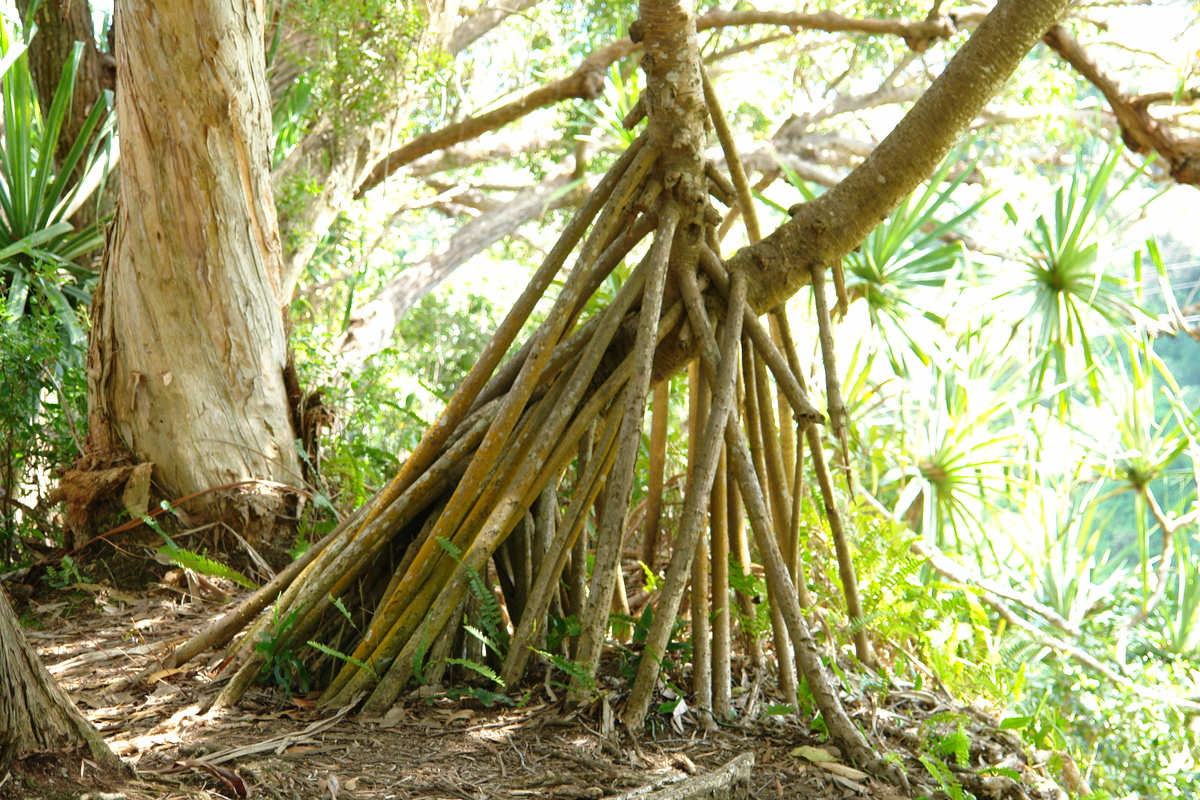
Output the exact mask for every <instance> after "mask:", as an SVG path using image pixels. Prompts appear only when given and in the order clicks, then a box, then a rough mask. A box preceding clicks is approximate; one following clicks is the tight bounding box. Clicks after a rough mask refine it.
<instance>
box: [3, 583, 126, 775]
mask: <svg viewBox="0 0 1200 800" xmlns="http://www.w3.org/2000/svg"><path fill="white" fill-rule="evenodd" d="M68 745H86V746H87V748H88V753H89V754H90V756H91V758H93V759H95V760H96V761H99V762H101V763H102V764H104V765H105V766H108V767H120V766H121V762H120V761H119V760H118V759H117V757H116V756H115V755H114V754H113V752H112V750H110V749H109V748H108V745H107V744H105V743H104V739H103V738H101V736H100V732H99V731H97V730H96V728H95V727H94V726H93V725H92V723H90V722H88V721H87V720H86V719H84V716H83V714H81V713H79V709H77V708H76V707H75V704H74V703H72V702H71V698H70V697H68V696H67V693H66V692H65V691H63V688H62V687H61V686H59V685H58V684H57V683H56V682H55V680H54V678H52V677H51V676H50V673H49V672H48V671H47V670H46V667H45V666H43V664H42V662H41V660H40V659H38V656H37V653H35V652H34V651H33V648H32V647H30V646H29V643H28V642H27V641H25V635H24V634H23V633H22V632H21V626H20V623H18V622H17V617H16V615H15V614H14V613H13V610H12V607H11V606H10V605H9V604H8V595H7V594H6V593H5V592H4V591H3V590H0V771H3V770H5V769H6V768H7V766H8V764H9V763H10V762H11V761H12V759H13V758H15V757H17V756H20V755H22V754H23V753H27V752H31V751H37V750H59V749H62V748H63V747H66V746H68Z"/></svg>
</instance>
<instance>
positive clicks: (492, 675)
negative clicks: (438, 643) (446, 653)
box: [446, 658, 504, 687]
mask: <svg viewBox="0 0 1200 800" xmlns="http://www.w3.org/2000/svg"><path fill="white" fill-rule="evenodd" d="M446 663H447V664H457V665H458V666H460V667H466V668H467V669H469V670H471V671H472V672H474V673H477V674H479V675H482V676H483V677H485V678H487V679H488V680H489V681H491V682H492V683H494V684H496V685H497V686H500V687H503V686H504V681H502V680H500V676H499V675H497V674H496V671H495V670H494V669H492V668H491V667H489V666H488V665H487V664H480V663H479V662H478V661H472V660H471V659H469V658H447V659H446Z"/></svg>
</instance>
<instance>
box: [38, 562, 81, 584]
mask: <svg viewBox="0 0 1200 800" xmlns="http://www.w3.org/2000/svg"><path fill="white" fill-rule="evenodd" d="M42 580H44V581H45V582H46V585H47V586H50V587H52V588H54V589H65V588H66V587H68V586H70V585H71V584H73V583H87V582H88V581H89V579H88V577H87V576H86V575H84V574H83V573H82V572H81V571H80V570H79V565H78V564H76V563H75V559H73V558H71V557H70V556H63V557H62V561H60V562H59V563H58V566H55V565H53V564H47V565H46V574H45V575H43V576H42Z"/></svg>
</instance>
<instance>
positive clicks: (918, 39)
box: [354, 11, 958, 199]
mask: <svg viewBox="0 0 1200 800" xmlns="http://www.w3.org/2000/svg"><path fill="white" fill-rule="evenodd" d="M746 25H775V26H784V27H790V28H806V29H809V30H819V31H827V32H831V33H834V32H841V31H852V32H858V33H873V34H892V35H896V36H902V37H904V40H905V41H906V42H908V44H909V46H910V47H913V48H914V49H920V50H923V49H924V48H925V46H927V44H928V42H929V41H931V40H932V39H937V38H948V37H950V36H952V35H954V34H955V33H956V32H957V31H958V28H957V26H956V24H955V22H954V19H953V18H952V17H949V16H946V17H941V18H937V19H933V20H915V21H910V20H895V19H855V18H853V17H844V16H842V15H840V14H834V13H832V12H822V13H820V14H803V13H800V12H764V11H711V12H709V13H707V14H705V15H704V16H702V17H697V18H696V29H697V31H702V30H712V29H714V28H725V27H734V26H746ZM636 49H638V45H635V44H634V43H633V42H631V41H630V40H629V39H621V40H619V41H616V42H614V43H612V44H610V45H608V46H607V47H604V48H602V49H600V50H597V51H596V52H594V53H592V54H591V55H589V56H588V57H587V58H585V59H584V60H583V62H582V63H580V65H579V66H578V67H577V68H576V69H575V71H574V72H572V73H571V74H570V75H568V76H567V77H565V78H560V79H559V80H556V81H551V82H550V83H547V84H545V85H544V86H540V87H538V88H537V89H533V90H531V91H529V92H527V93H526V94H524V95H522V96H521V98H520V99H518V100H514V101H513V102H511V103H507V104H505V105H503V106H501V107H500V108H497V109H495V110H493V111H489V112H487V113H485V114H480V115H478V116H474V117H469V118H467V119H464V120H461V121H459V122H455V123H453V124H451V125H447V126H446V127H445V128H442V129H440V130H437V131H431V132H429V133H426V134H423V135H421V136H418V137H416V138H415V139H412V140H410V141H408V142H406V143H405V144H403V145H402V146H400V147H399V148H397V149H396V150H393V151H392V152H391V153H390V154H389V155H388V156H387V157H386V158H384V159H383V160H382V161H380V162H379V163H378V164H377V165H376V166H375V168H374V169H372V170H371V172H370V174H368V175H367V177H366V178H365V179H364V180H363V181H362V182H361V183H360V184H359V186H358V188H357V190H356V191H355V193H354V197H355V198H356V199H357V198H360V197H362V196H363V195H364V194H366V193H367V192H368V191H370V190H371V189H373V188H374V187H376V186H378V185H379V184H380V183H382V182H383V181H384V180H385V179H386V178H387V177H388V176H389V175H391V174H392V173H393V172H395V171H396V170H398V169H400V168H401V167H403V166H404V165H405V164H408V163H409V162H411V161H413V160H415V159H417V158H420V157H422V156H425V155H428V154H430V153H432V152H434V151H435V150H440V149H442V148H445V147H450V146H452V145H455V144H458V143H459V142H463V141H466V140H468V139H473V138H475V137H476V136H480V135H481V134H484V133H487V132H488V131H493V130H495V129H496V128H499V127H501V126H502V125H507V124H508V123H510V122H512V121H514V120H517V119H520V118H521V117H523V116H525V115H526V114H529V113H530V112H531V111H534V110H536V109H538V108H544V107H545V106H549V105H552V104H554V103H557V102H559V101H560V100H566V99H575V98H577V99H584V100H592V99H595V98H596V97H598V96H599V95H600V92H601V91H602V90H603V88H604V73H605V71H606V70H607V69H608V67H609V66H610V65H612V64H613V63H614V62H616V61H617V60H618V59H620V58H624V57H625V56H627V55H629V54H630V53H632V52H634V51H635V50H636Z"/></svg>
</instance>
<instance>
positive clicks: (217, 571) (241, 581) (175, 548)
mask: <svg viewBox="0 0 1200 800" xmlns="http://www.w3.org/2000/svg"><path fill="white" fill-rule="evenodd" d="M163 509H164V510H166V511H168V512H171V513H174V510H173V509H172V508H171V507H170V505H169V504H168V503H167V502H166V501H165V500H164V501H163ZM142 522H144V523H145V524H146V527H148V528H150V529H151V530H153V531H154V532H155V533H157V534H158V535H159V536H161V537H162V539H163V541H164V542H165V543H166V544H165V546H164V547H160V548H159V549H158V554H159V555H161V556H163V557H164V558H165V559H167V560H168V561H170V562H171V563H172V564H174V565H175V566H177V567H180V568H181V569H186V570H191V571H192V572H195V573H198V574H200V575H207V576H208V577H210V578H224V579H226V580H228V581H232V582H233V583H236V584H237V585H238V586H241V587H242V588H245V589H257V588H258V586H257V584H255V583H254V581H252V580H250V579H249V578H247V577H246V576H245V575H243V574H242V573H240V572H238V571H237V570H236V569H234V568H233V567H230V566H229V565H228V564H222V563H221V562H220V561H216V560H214V559H211V558H209V557H208V556H206V555H202V554H200V553H195V552H192V551H191V550H188V549H187V548H185V547H180V546H179V545H177V544H176V543H175V541H174V540H173V539H172V538H171V537H170V536H168V535H167V532H166V531H164V530H163V529H162V526H161V525H159V524H158V521H157V520H156V519H154V517H151V516H148V515H146V514H143V515H142Z"/></svg>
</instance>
